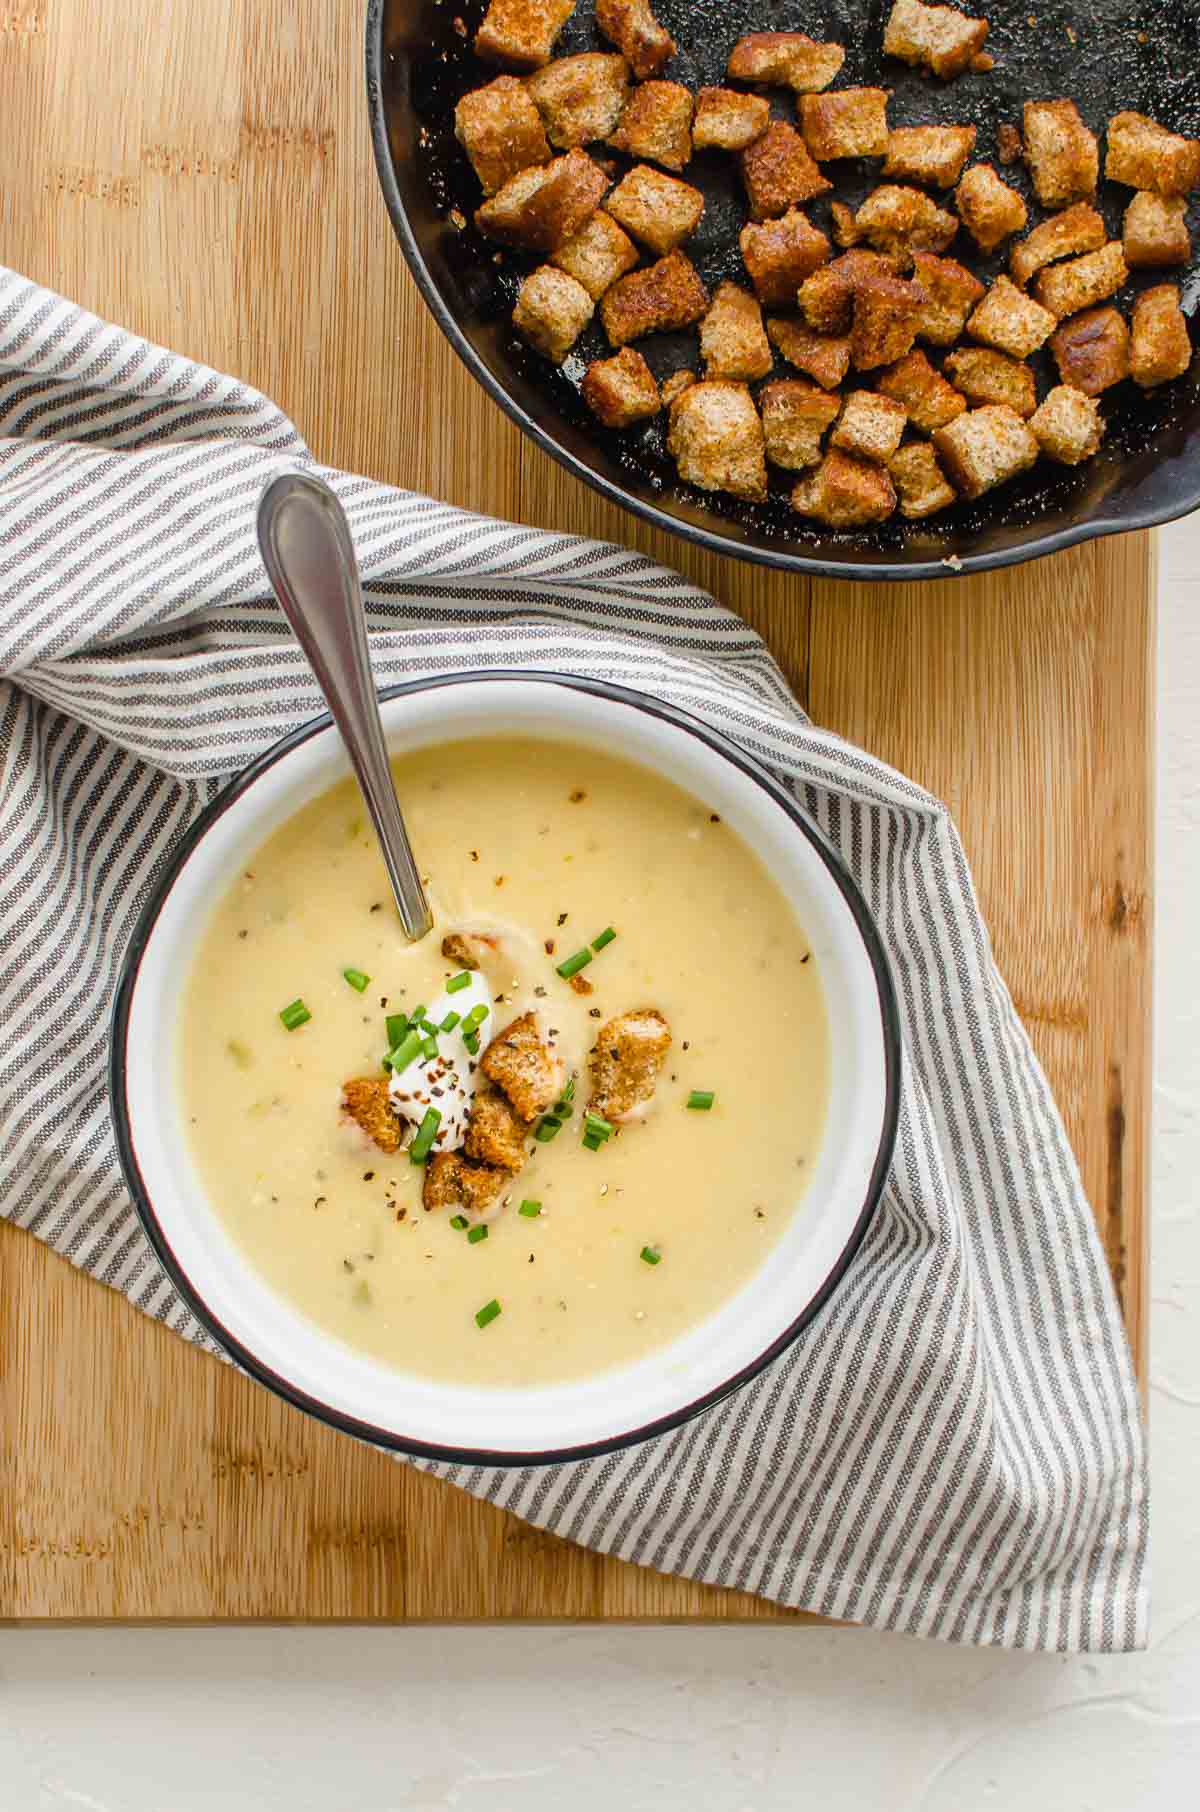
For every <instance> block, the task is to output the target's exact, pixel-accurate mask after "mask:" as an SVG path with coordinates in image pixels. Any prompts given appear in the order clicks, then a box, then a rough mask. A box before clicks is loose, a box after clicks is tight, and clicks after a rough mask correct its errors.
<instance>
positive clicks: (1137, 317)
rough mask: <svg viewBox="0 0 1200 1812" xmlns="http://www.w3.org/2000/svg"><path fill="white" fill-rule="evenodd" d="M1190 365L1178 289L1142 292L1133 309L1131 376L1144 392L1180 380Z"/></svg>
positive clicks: (1169, 286) (1168, 287)
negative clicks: (1173, 380) (1176, 379)
mask: <svg viewBox="0 0 1200 1812" xmlns="http://www.w3.org/2000/svg"><path fill="white" fill-rule="evenodd" d="M1191 362H1192V342H1191V339H1190V337H1189V335H1188V329H1187V322H1186V320H1185V319H1184V315H1183V310H1182V309H1181V308H1180V306H1179V286H1178V284H1176V283H1159V284H1157V285H1156V286H1155V288H1154V289H1144V290H1143V291H1142V293H1141V295H1140V296H1139V297H1138V299H1137V301H1136V302H1135V303H1134V305H1133V339H1132V343H1131V346H1130V353H1129V370H1130V376H1131V377H1132V378H1133V381H1134V383H1135V384H1140V385H1141V387H1142V389H1143V390H1152V389H1153V388H1154V387H1155V385H1156V384H1166V383H1168V382H1169V381H1170V380H1171V378H1177V377H1182V376H1183V374H1184V372H1185V371H1186V370H1187V368H1188V366H1189V365H1190V364H1191Z"/></svg>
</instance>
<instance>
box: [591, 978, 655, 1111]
mask: <svg viewBox="0 0 1200 1812" xmlns="http://www.w3.org/2000/svg"><path fill="white" fill-rule="evenodd" d="M670 1048H671V1028H670V1026H669V1025H668V1024H667V1022H666V1020H665V1019H664V1018H663V1016H662V1014H661V1013H660V1012H659V1010H658V1008H657V1007H635V1008H634V1009H633V1011H632V1012H631V1013H618V1014H617V1016H616V1018H615V1019H610V1020H608V1021H606V1023H605V1024H604V1025H602V1026H601V1027H600V1030H599V1031H598V1032H597V1034H596V1042H595V1044H594V1045H593V1046H592V1049H591V1051H590V1052H589V1053H588V1069H589V1071H590V1072H591V1078H592V1098H591V1101H590V1102H589V1104H588V1105H589V1107H590V1108H591V1111H592V1112H593V1113H595V1114H602V1115H603V1116H604V1118H605V1119H606V1120H615V1121H617V1122H618V1123H621V1122H623V1121H629V1120H638V1119H640V1118H641V1117H642V1114H643V1113H644V1112H645V1110H646V1108H647V1107H648V1106H649V1104H650V1102H651V1101H652V1100H653V1098H654V1090H655V1087H656V1086H657V1083H658V1078H659V1073H660V1071H661V1070H662V1066H663V1064H664V1063H665V1062H666V1060H667V1052H668V1051H669V1050H670Z"/></svg>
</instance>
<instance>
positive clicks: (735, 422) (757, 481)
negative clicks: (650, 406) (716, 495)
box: [667, 381, 767, 503]
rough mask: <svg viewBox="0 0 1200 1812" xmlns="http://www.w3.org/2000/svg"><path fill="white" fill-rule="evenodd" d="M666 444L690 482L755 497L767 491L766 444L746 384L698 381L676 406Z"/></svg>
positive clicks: (755, 499) (704, 488)
mask: <svg viewBox="0 0 1200 1812" xmlns="http://www.w3.org/2000/svg"><path fill="white" fill-rule="evenodd" d="M667 449H668V451H669V452H670V453H671V454H672V455H673V456H674V458H675V462H676V464H677V466H678V467H679V476H680V478H682V479H683V481H684V483H685V484H694V485H698V486H699V488H700V489H701V490H702V491H728V492H730V494H731V495H732V496H734V497H742V498H745V499H747V500H748V501H749V502H752V503H761V502H762V501H763V500H764V498H765V497H766V495H767V465H766V444H765V442H764V439H763V427H762V423H761V421H760V420H759V419H758V410H757V409H756V408H755V407H754V399H753V397H752V396H751V395H750V392H749V391H748V390H747V388H746V386H745V385H744V384H728V383H713V382H709V381H706V382H704V383H700V384H693V385H692V386H691V387H690V389H687V390H685V391H684V393H683V395H682V396H680V397H678V398H677V399H676V401H675V402H674V403H673V404H672V406H671V415H670V428H669V430H668V433H667Z"/></svg>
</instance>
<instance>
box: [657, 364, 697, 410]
mask: <svg viewBox="0 0 1200 1812" xmlns="http://www.w3.org/2000/svg"><path fill="white" fill-rule="evenodd" d="M699 381H700V380H699V378H698V377H697V376H696V373H695V372H694V371H673V372H672V373H671V375H670V377H669V378H664V379H663V385H662V400H663V408H664V409H669V408H670V407H671V404H672V403H676V402H678V401H679V398H680V397H681V396H682V395H683V393H684V391H685V390H690V389H691V387H692V385H693V384H698V383H699Z"/></svg>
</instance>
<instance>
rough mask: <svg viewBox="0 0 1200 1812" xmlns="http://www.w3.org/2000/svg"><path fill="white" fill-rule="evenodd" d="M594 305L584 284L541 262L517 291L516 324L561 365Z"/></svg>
mask: <svg viewBox="0 0 1200 1812" xmlns="http://www.w3.org/2000/svg"><path fill="white" fill-rule="evenodd" d="M595 306H596V305H595V303H594V302H593V301H592V298H591V297H590V296H589V295H588V293H587V291H586V289H584V287H583V284H582V283H576V281H575V279H574V277H568V275H567V273H566V271H559V270H555V269H554V267H553V265H550V264H540V265H539V266H538V268H537V270H535V271H533V272H531V273H530V275H529V276H528V277H526V279H525V281H524V283H522V285H521V287H520V289H519V291H518V292H517V306H516V307H515V308H514V309H513V314H512V319H513V326H514V327H515V328H516V330H517V332H518V333H519V334H520V336H521V338H522V339H523V340H528V342H529V344H530V345H531V346H532V347H533V348H534V350H535V351H537V352H540V353H542V354H543V356H544V357H545V358H548V359H553V361H554V363H555V364H556V365H561V364H562V362H563V360H564V359H565V358H566V356H567V354H568V353H569V352H570V350H571V348H572V346H574V344H575V342H576V340H577V339H578V338H579V336H580V334H581V333H582V332H583V330H584V328H585V327H586V326H587V324H588V322H589V321H590V320H591V318H592V315H593V313H594V312H595Z"/></svg>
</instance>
